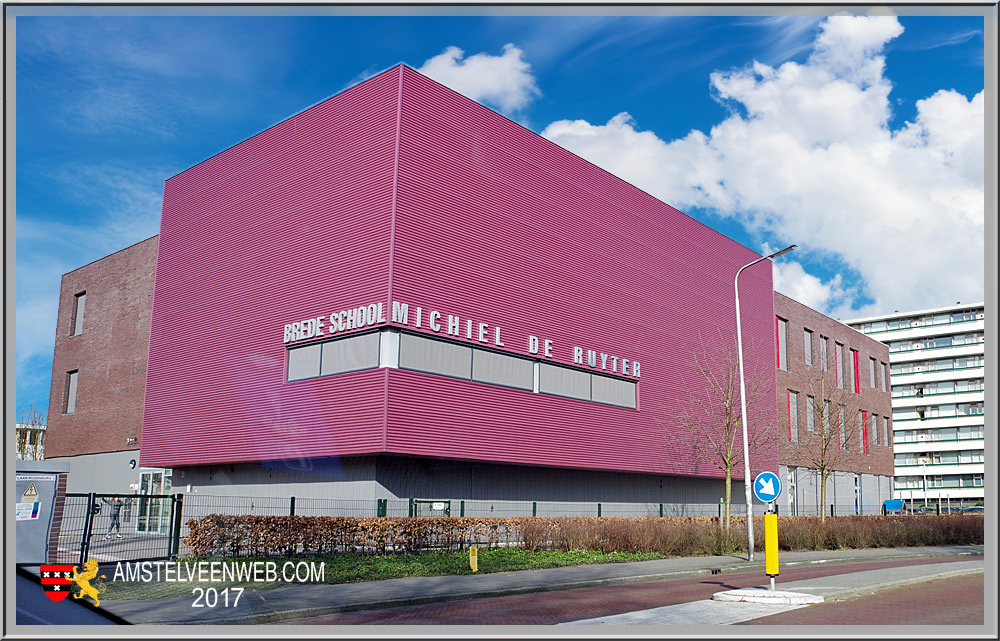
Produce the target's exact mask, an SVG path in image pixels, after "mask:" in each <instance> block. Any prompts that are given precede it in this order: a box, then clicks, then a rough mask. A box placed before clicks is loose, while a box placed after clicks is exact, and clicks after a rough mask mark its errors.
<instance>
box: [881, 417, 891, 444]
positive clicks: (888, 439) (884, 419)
mask: <svg viewBox="0 0 1000 641" xmlns="http://www.w3.org/2000/svg"><path fill="white" fill-rule="evenodd" d="M882 430H883V436H885V439H884V440H883V441H882V443H883V444H884V445H885V446H886V447H892V430H891V429H890V428H889V417H888V416H883V417H882Z"/></svg>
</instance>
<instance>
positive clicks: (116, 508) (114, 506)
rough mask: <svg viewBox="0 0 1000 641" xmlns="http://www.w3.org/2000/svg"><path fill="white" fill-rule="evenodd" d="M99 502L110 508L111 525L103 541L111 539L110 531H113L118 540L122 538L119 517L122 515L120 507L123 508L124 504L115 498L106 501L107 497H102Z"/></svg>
mask: <svg viewBox="0 0 1000 641" xmlns="http://www.w3.org/2000/svg"><path fill="white" fill-rule="evenodd" d="M101 500H102V501H103V502H105V503H107V504H108V505H110V506H111V508H110V510H111V512H110V516H111V524H110V525H108V533H107V534H106V535H105V537H104V539H105V540H107V539H110V538H111V531H112V530H114V531H115V534H116V535H117V537H118V538H119V539H120V538H122V526H121V515H122V507H124V506H125V504H124V503H123V502H122V500H121V499H120V498H118V497H117V496H115V497H112V499H111V500H110V501H109V500H108V499H107V497H102V498H101Z"/></svg>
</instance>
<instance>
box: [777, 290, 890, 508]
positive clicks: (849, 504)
mask: <svg viewBox="0 0 1000 641" xmlns="http://www.w3.org/2000/svg"><path fill="white" fill-rule="evenodd" d="M774 313H775V336H776V339H777V344H778V354H777V364H778V372H777V381H776V392H777V397H778V398H777V400H778V431H779V441H780V446H779V460H780V462H781V465H780V474H781V478H782V480H783V482H785V483H786V488H785V489H786V491H785V493H784V496H783V497H782V500H783V501H786V502H787V503H786V504H785V506H783V507H785V508H786V509H788V510H789V513H793V514H795V513H797V514H815V513H816V512H817V509H818V505H819V504H820V490H819V474H818V468H821V467H824V468H827V469H831V470H833V473H832V474H831V475H830V477H829V478H828V479H827V494H826V502H825V504H826V506H827V512H828V513H829V509H830V508H829V506H830V505H831V504H832V505H834V506H835V507H834V510H835V512H836V513H837V514H845V513H855V512H856V511H857V512H862V511H863V512H864V513H872V512H877V511H878V510H879V509H880V507H881V503H882V501H883V500H884V499H887V498H890V497H891V481H892V474H893V452H892V427H891V415H892V400H891V396H890V391H889V390H890V389H891V388H890V384H889V371H888V363H889V348H888V347H887V346H886V345H884V344H883V343H880V342H878V341H876V340H873V339H871V338H869V337H867V336H865V335H864V334H862V333H861V332H858V331H856V330H854V329H851V328H850V327H848V326H846V325H844V324H843V323H840V322H838V321H836V320H834V319H832V318H830V317H828V316H825V315H823V314H821V313H819V312H817V311H815V310H813V309H810V308H809V307H806V306H805V305H803V304H802V303H799V302H797V301H795V300H793V299H791V298H788V297H787V296H784V295H782V294H780V293H778V292H775V293H774ZM824 428H825V429H824Z"/></svg>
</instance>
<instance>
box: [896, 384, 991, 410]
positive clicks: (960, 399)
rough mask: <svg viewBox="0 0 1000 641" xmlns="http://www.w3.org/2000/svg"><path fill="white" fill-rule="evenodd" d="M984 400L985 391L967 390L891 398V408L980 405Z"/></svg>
mask: <svg viewBox="0 0 1000 641" xmlns="http://www.w3.org/2000/svg"><path fill="white" fill-rule="evenodd" d="M984 398H985V391H984V390H981V389H977V390H968V391H965V392H943V393H934V394H923V395H922V396H916V395H914V396H893V397H892V408H893V409H894V410H898V409H902V408H904V407H921V406H924V405H952V404H954V405H958V404H959V403H982V402H983V400H984Z"/></svg>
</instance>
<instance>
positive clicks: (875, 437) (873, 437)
mask: <svg viewBox="0 0 1000 641" xmlns="http://www.w3.org/2000/svg"><path fill="white" fill-rule="evenodd" d="M871 425H872V427H871V429H870V430H868V434H869V438H870V439H871V441H872V445H878V414H872V423H871Z"/></svg>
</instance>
